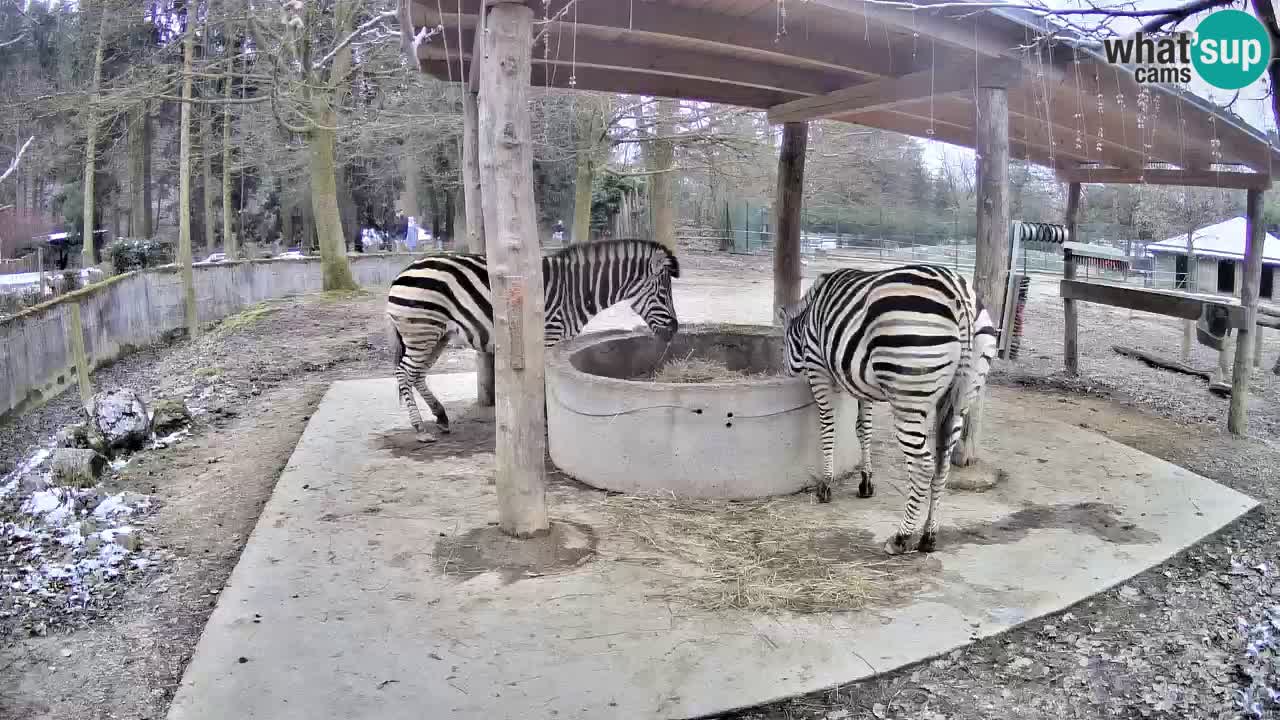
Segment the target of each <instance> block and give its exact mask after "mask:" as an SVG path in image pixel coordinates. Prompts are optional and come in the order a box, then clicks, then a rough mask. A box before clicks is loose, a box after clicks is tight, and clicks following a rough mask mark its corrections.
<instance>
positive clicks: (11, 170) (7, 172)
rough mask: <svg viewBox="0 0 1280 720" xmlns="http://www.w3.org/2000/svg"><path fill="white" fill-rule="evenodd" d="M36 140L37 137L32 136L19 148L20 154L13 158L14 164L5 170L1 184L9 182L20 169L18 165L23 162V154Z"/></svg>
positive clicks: (0, 179) (0, 176)
mask: <svg viewBox="0 0 1280 720" xmlns="http://www.w3.org/2000/svg"><path fill="white" fill-rule="evenodd" d="M35 139H36V136H35V135H32V136H31V137H29V138H27V141H26V142H24V143H22V147H20V148H18V154H17V155H14V156H13V162H11V163H9V169H8V170H5V171H4V174H3V175H0V182H4V181H5V180H7V179H8V178H9V176H10V175H12V174H13V173H14V171H16V170H17V169H18V163H19V162H21V161H22V154H23V153H25V152H26V151H27V147H28V146H29V145H31V141H32V140H35Z"/></svg>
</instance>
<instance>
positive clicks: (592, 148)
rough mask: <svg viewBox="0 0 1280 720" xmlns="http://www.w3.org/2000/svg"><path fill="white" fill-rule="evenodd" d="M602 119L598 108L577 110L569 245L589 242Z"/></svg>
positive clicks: (587, 106) (586, 106) (585, 105)
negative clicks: (571, 225) (593, 187)
mask: <svg viewBox="0 0 1280 720" xmlns="http://www.w3.org/2000/svg"><path fill="white" fill-rule="evenodd" d="M603 125H604V118H603V117H601V112H600V108H598V107H596V106H595V105H593V104H591V103H585V104H584V106H583V107H582V108H581V109H580V110H579V111H578V157H577V167H578V172H577V176H576V177H575V178H574V183H573V229H572V231H571V234H570V236H569V240H570V242H576V243H581V242H587V241H588V240H590V239H591V186H592V184H593V183H594V182H595V177H596V156H597V154H598V153H599V152H600V148H599V140H600V134H601V132H603Z"/></svg>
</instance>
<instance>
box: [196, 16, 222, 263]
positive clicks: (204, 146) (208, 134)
mask: <svg viewBox="0 0 1280 720" xmlns="http://www.w3.org/2000/svg"><path fill="white" fill-rule="evenodd" d="M205 32H206V33H207V32H208V30H206V31H205ZM206 37H208V36H207V35H206ZM205 47H206V48H207V47H208V45H207V43H206V46H205ZM213 194H214V189H213V106H212V105H205V106H204V109H203V110H202V111H201V112H200V198H201V202H202V205H203V207H202V208H201V210H202V211H203V213H204V249H205V252H206V253H212V252H213V249H214V245H215V241H216V240H217V237H218V229H217V225H215V224H214V221H213Z"/></svg>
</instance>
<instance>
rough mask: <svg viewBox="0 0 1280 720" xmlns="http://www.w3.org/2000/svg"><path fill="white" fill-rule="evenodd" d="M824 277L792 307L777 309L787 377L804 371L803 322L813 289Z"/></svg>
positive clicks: (783, 365)
mask: <svg viewBox="0 0 1280 720" xmlns="http://www.w3.org/2000/svg"><path fill="white" fill-rule="evenodd" d="M825 278H826V275H820V276H819V277H818V279H817V280H815V281H814V282H813V285H811V286H809V290H808V291H806V292H805V294H804V295H803V296H802V297H801V298H800V301H799V302H797V303H795V304H792V305H784V306H780V307H778V310H777V321H778V325H780V326H781V327H782V369H783V371H784V372H785V373H786V374H787V375H788V376H794V375H798V374H799V373H800V371H801V370H803V369H804V365H805V363H804V348H805V322H804V318H805V316H806V315H807V314H808V311H809V304H810V303H811V302H813V293H814V289H815V288H817V287H818V286H819V285H820V284H822V281H823V280H824V279H825Z"/></svg>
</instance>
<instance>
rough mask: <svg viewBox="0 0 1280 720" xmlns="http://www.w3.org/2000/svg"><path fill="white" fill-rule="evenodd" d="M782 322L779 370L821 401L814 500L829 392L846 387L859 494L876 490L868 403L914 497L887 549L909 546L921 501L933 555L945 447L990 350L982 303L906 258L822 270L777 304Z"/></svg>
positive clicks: (933, 269)
mask: <svg viewBox="0 0 1280 720" xmlns="http://www.w3.org/2000/svg"><path fill="white" fill-rule="evenodd" d="M779 319H780V320H781V321H782V323H783V326H784V327H785V355H786V371H787V373H788V374H789V375H797V374H800V373H803V374H804V376H805V377H806V378H807V379H808V381H809V388H810V389H811V390H812V391H813V399H814V402H815V404H816V405H817V406H818V420H819V425H820V431H821V433H822V438H821V441H822V454H823V472H822V477H821V478H820V479H819V480H818V487H817V498H818V502H824V503H825V502H830V501H831V484H832V482H833V481H834V478H833V476H832V475H833V472H832V454H833V450H834V445H835V427H834V419H833V417H832V408H831V395H832V393H837V392H840V391H844V392H848V393H850V394H852V395H853V396H854V397H856V398H857V400H858V419H857V423H856V427H857V433H858V443H859V445H860V446H861V450H862V481H861V483H860V484H859V486H858V497H864V498H865V497H871V495H872V494H873V493H874V492H875V485H874V483H873V482H872V471H871V404H872V403H875V402H887V403H889V406H890V407H891V408H892V409H893V416H894V429H895V431H896V435H897V439H898V445H899V447H901V448H902V452H903V454H904V455H906V460H907V476H908V479H909V481H910V483H911V494H910V495H909V497H908V498H907V507H906V513H905V515H904V517H903V519H902V523H901V525H900V526H899V527H898V531H897V533H895V534H894V535H893V536H892V537H891V538H890V539H889V540H888V542H887V543H886V544H885V550H886V551H888V552H889V553H890V554H893V555H896V554H900V553H903V552H906V551H907V550H908V549H909V543H910V540H911V538H912V537H914V536H915V534H916V532H917V529H918V520H919V515H920V512H921V510H922V508H923V506H924V504H925V503H926V502H927V504H928V507H927V508H924V509H925V512H926V514H925V519H924V527H923V533H922V534H921V536H920V540H919V543H918V545H917V546H916V547H917V548H918V549H919V550H920V551H921V552H932V551H933V549H934V547H935V545H936V543H937V532H938V521H939V519H940V513H939V503H940V501H941V500H942V495H943V492H944V491H945V489H946V485H947V474H948V472H949V469H950V466H951V452H952V450H953V448H954V447H955V444H956V441H957V440H958V439H959V437H960V430H961V428H962V426H963V424H964V418H965V414H966V413H967V411H968V409H969V407H970V404H971V403H972V402H973V401H974V399H975V398H976V397H977V395H978V392H979V391H980V390H981V388H982V386H983V384H984V383H985V382H986V376H987V372H988V371H989V370H990V368H991V362H992V360H993V359H994V358H995V356H996V350H997V348H996V344H997V338H996V329H995V327H994V326H993V325H992V323H991V318H990V317H989V316H988V314H987V311H986V310H985V309H983V307H982V304H981V302H980V301H979V300H978V299H977V298H976V297H975V296H974V293H973V292H971V291H970V289H969V286H968V284H967V283H965V281H964V278H962V277H961V276H960V275H958V274H957V273H955V272H954V271H952V270H950V269H949V268H946V267H942V266H939V265H906V266H903V267H898V268H893V269H890V270H883V271H874V272H873V271H864V270H854V269H849V268H845V269H841V270H836V271H834V272H830V273H826V274H823V275H821V276H819V277H818V278H817V280H815V281H814V283H813V285H812V287H810V288H809V290H808V291H807V292H806V293H805V294H804V297H803V298H801V300H800V302H799V303H797V304H796V305H794V306H792V307H789V308H784V309H781V310H780V311H779ZM930 434H932V435H933V443H932V444H930V442H929V436H930Z"/></svg>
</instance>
